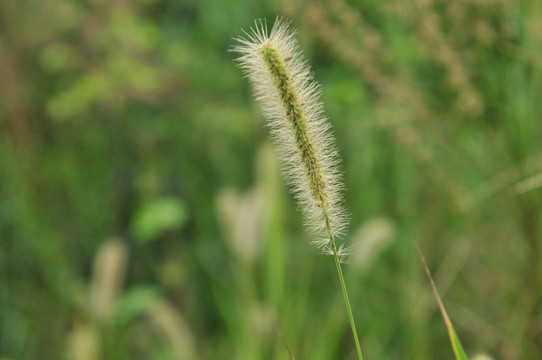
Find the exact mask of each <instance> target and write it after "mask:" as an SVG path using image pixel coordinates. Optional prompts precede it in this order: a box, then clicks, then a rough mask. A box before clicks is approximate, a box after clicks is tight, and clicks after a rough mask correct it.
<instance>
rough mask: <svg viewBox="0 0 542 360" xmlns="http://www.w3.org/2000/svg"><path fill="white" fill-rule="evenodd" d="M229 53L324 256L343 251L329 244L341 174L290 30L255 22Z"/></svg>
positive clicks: (341, 222)
mask: <svg viewBox="0 0 542 360" xmlns="http://www.w3.org/2000/svg"><path fill="white" fill-rule="evenodd" d="M245 34H246V37H245V38H238V39H236V40H237V41H238V42H239V45H237V46H236V47H234V48H233V49H232V50H233V51H234V52H237V53H239V54H241V56H240V57H239V58H238V59H237V60H238V61H239V63H240V67H241V68H242V69H243V70H244V72H245V73H246V75H247V76H248V78H249V80H250V82H251V83H252V87H253V91H254V94H255V97H256V99H257V100H258V101H259V102H260V104H261V108H262V111H263V114H264V116H265V118H266V119H267V122H268V126H269V128H270V132H271V135H272V136H273V138H274V140H275V142H276V144H277V145H278V148H279V151H280V154H281V158H282V161H283V164H284V170H285V175H286V178H287V181H288V182H289V183H290V184H291V186H292V192H293V193H294V195H295V197H296V198H297V199H298V201H299V204H300V207H301V208H302V209H303V211H304V214H305V218H306V222H307V224H308V226H309V228H310V229H311V230H312V231H314V232H315V233H316V234H317V235H318V236H319V237H323V239H322V240H318V241H316V242H315V243H316V244H317V246H318V247H319V248H321V249H322V251H323V252H324V253H331V254H333V253H334V252H340V254H338V255H339V256H340V257H341V258H342V257H343V255H345V254H346V253H347V251H346V249H344V248H342V247H341V248H339V250H338V246H337V245H336V244H334V241H335V240H334V238H336V237H338V236H341V235H342V234H343V232H344V230H345V228H346V214H345V212H344V210H343V207H342V196H341V191H342V187H343V185H342V176H341V172H340V171H339V169H338V163H339V158H338V154H337V150H336V147H335V144H334V139H333V136H332V134H331V129H330V125H329V123H328V121H327V118H326V117H325V115H324V113H323V107H322V104H321V103H320V102H319V95H320V87H319V85H318V84H317V83H316V82H315V81H314V80H313V75H312V73H311V70H310V67H309V66H308V65H307V62H306V60H305V59H304V58H303V56H302V54H301V51H299V49H298V45H297V42H296V40H295V32H294V31H293V30H292V29H291V28H290V26H289V23H287V22H285V21H283V20H282V19H280V18H278V19H277V20H276V21H275V24H274V26H273V28H272V30H271V32H270V33H268V31H267V25H266V23H265V22H264V21H262V20H258V21H256V22H255V26H254V27H253V28H252V29H251V31H250V32H249V33H245Z"/></svg>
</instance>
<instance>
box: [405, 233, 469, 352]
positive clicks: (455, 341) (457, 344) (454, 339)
mask: <svg viewBox="0 0 542 360" xmlns="http://www.w3.org/2000/svg"><path fill="white" fill-rule="evenodd" d="M414 244H415V245H416V249H417V250H418V255H419V256H420V259H421V260H422V263H423V267H424V269H425V273H426V274H427V277H428V278H429V282H430V283H431V288H432V289H433V294H434V295H435V299H437V303H438V307H439V308H440V313H441V314H442V318H443V319H444V323H445V324H446V330H448V336H449V337H450V343H451V345H452V349H453V350H454V354H455V358H456V359H457V360H467V355H466V354H465V350H464V349H463V345H462V344H461V341H460V340H459V337H458V336H457V333H456V332H455V329H454V326H453V325H452V322H451V321H450V318H449V316H448V313H447V312H446V308H445V307H444V304H443V303H442V299H441V298H440V295H439V293H438V290H437V286H436V285H435V282H434V281H433V277H432V276H431V272H430V271H429V267H428V266H427V262H426V261H425V257H424V256H423V253H422V250H421V249H420V247H419V245H418V243H416V242H414Z"/></svg>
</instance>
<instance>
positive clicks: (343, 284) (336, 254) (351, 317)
mask: <svg viewBox="0 0 542 360" xmlns="http://www.w3.org/2000/svg"><path fill="white" fill-rule="evenodd" d="M324 217H325V219H326V227H327V230H328V233H329V241H330V243H331V249H332V250H333V258H334V259H335V265H336V266H337V273H338V274H339V281H340V283H341V289H342V291H343V297H344V302H345V304H346V312H347V313H348V319H349V320H350V327H351V328H352V336H354V342H355V343H356V350H357V352H358V358H359V360H363V355H362V354H361V346H360V344H359V338H358V332H357V330H356V322H355V321H354V314H353V313H352V306H351V305H350V299H349V297H348V291H347V290H346V281H344V275H343V270H342V268H341V258H340V256H339V251H338V250H337V245H335V237H334V236H333V233H332V231H331V227H330V224H329V220H328V217H327V216H325V215H324Z"/></svg>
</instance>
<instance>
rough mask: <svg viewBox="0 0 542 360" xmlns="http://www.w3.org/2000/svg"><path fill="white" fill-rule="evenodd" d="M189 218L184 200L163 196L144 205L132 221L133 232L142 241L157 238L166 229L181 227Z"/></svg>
mask: <svg viewBox="0 0 542 360" xmlns="http://www.w3.org/2000/svg"><path fill="white" fill-rule="evenodd" d="M187 219H188V210H187V209H186V206H185V205H184V203H183V202H181V201H180V200H178V199H174V198H163V199H158V200H155V201H153V202H151V203H148V204H144V205H142V206H141V207H140V208H139V210H138V211H137V213H136V215H135V219H134V221H133V223H132V233H133V235H134V236H135V237H136V238H137V239H138V240H140V241H141V242H144V243H145V242H149V241H152V240H155V239H156V238H157V237H158V236H160V235H161V234H163V233H164V232H166V231H170V230H175V229H179V228H180V227H181V226H182V225H183V224H184V223H185V221H186V220H187Z"/></svg>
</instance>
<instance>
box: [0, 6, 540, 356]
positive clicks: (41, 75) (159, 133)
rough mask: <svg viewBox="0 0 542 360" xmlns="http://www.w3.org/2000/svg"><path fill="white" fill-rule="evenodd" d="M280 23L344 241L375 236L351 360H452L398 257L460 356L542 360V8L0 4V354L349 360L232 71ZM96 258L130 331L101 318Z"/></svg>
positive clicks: (353, 286)
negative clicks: (291, 33) (324, 159)
mask: <svg viewBox="0 0 542 360" xmlns="http://www.w3.org/2000/svg"><path fill="white" fill-rule="evenodd" d="M277 15H282V16H284V17H286V18H289V19H292V21H293V25H294V26H295V28H296V29H298V37H299V39H300V46H301V48H302V49H303V51H304V53H305V54H306V56H307V57H308V60H309V61H310V63H311V64H312V65H313V70H314V72H315V74H316V80H318V82H320V83H321V85H322V97H321V99H322V102H323V103H324V104H325V108H326V115H327V116H328V117H330V118H331V120H332V121H331V122H332V123H333V124H334V126H333V132H334V136H335V137H336V139H337V147H338V148H339V151H340V154H341V157H342V164H341V168H342V171H343V172H344V178H345V182H346V186H345V187H346V192H345V198H346V207H347V208H348V212H349V213H350V214H351V219H350V224H351V225H350V229H349V231H348V234H349V235H347V238H346V239H344V240H345V242H347V243H352V242H354V238H356V239H355V241H356V242H357V241H358V240H359V241H360V242H361V243H365V242H367V244H370V242H371V241H376V240H370V239H375V238H378V236H377V235H374V234H373V235H370V234H369V233H371V232H377V231H378V230H375V229H376V228H372V230H371V229H370V230H371V231H369V232H367V231H360V230H361V229H364V228H365V229H369V228H370V227H366V226H365V225H367V224H369V223H371V222H372V221H373V220H374V219H375V218H382V217H384V218H386V219H389V222H391V224H392V225H393V228H394V229H395V230H394V241H393V242H389V243H387V245H386V246H382V247H380V248H379V249H380V250H379V251H378V252H376V251H375V253H374V255H373V256H374V257H375V258H374V259H372V260H371V261H370V262H367V261H365V262H364V264H365V265H361V266H358V265H357V264H354V261H355V259H356V258H357V257H355V256H352V259H351V261H352V264H351V265H346V266H345V269H344V271H345V274H344V275H345V281H346V282H347V283H348V284H349V296H350V301H351V304H352V311H353V313H354V316H355V318H356V322H357V325H358V332H359V334H360V338H361V339H362V343H361V346H362V349H363V351H364V357H365V358H366V359H367V360H371V359H373V360H374V359H405V358H412V359H417V360H428V359H439V358H450V357H451V356H452V355H451V349H450V345H449V338H448V335H447V334H446V331H445V328H444V327H443V326H442V320H441V319H440V318H439V317H438V316H436V315H435V314H436V312H435V306H436V305H435V301H434V298H433V297H432V295H431V294H430V292H429V289H428V287H427V286H426V285H427V280H426V278H425V277H424V275H423V272H422V270H421V268H420V266H419V265H418V262H417V261H416V259H415V255H413V253H412V246H411V240H413V239H414V240H416V241H418V242H419V243H420V245H421V247H422V248H423V249H424V252H425V253H426V255H427V260H428V264H429V266H430V267H431V269H435V272H434V278H435V282H436V283H437V284H438V286H439V290H440V293H441V295H442V298H443V301H444V302H445V303H446V307H447V309H448V311H449V313H450V316H451V318H452V320H453V322H454V326H455V330H456V332H457V336H458V337H459V338H460V339H461V342H462V344H463V345H464V348H465V350H466V352H467V353H468V354H469V355H471V354H474V353H475V352H476V351H481V352H484V353H487V354H491V355H492V356H493V357H494V358H499V359H501V358H502V359H520V358H521V359H537V358H539V354H540V353H541V352H542V349H541V348H540V341H539V339H540V326H539V323H538V321H539V318H540V317H539V314H540V313H541V312H542V308H541V304H542V301H541V294H542V288H541V286H542V285H541V284H542V262H541V261H540V259H541V258H542V243H541V242H540V239H541V238H542V225H541V224H542V221H541V220H542V218H541V216H542V186H540V181H539V180H537V179H539V178H540V177H539V175H540V173H542V161H541V158H542V156H541V154H542V142H541V141H540V138H541V136H542V127H541V126H540V114H542V102H540V101H539V99H540V94H542V67H541V62H540V56H539V55H540V54H541V53H542V48H541V47H540V46H541V44H542V41H541V38H540V34H541V32H540V26H541V25H540V21H541V20H540V19H542V7H541V5H540V4H539V2H536V1H531V2H526V1H523V2H522V1H519V2H502V1H497V0H488V1H483V2H472V1H448V2H445V1H437V0H436V1H433V2H427V1H425V2H416V3H415V4H412V5H410V4H409V5H408V6H406V5H405V4H404V3H403V2H400V1H389V2H377V1H371V2H354V1H344V0H339V1H332V2H326V1H322V0H318V1H311V2H306V1H297V0H296V1H266V0H263V1H256V2H254V1H248V0H226V1H195V0H180V1H179V0H174V1H163V0H142V1H103V0H92V1H75V0H74V1H37V0H21V1H0V24H2V25H1V26H0V79H1V81H0V127H1V130H0V357H3V358H9V359H20V360H26V359H62V358H70V359H74V360H79V359H82V358H81V357H78V356H76V355H74V354H75V348H77V346H76V344H94V349H95V351H96V356H95V358H94V359H114V360H117V359H119V360H120V359H129V358H145V359H152V358H172V359H235V358H237V359H254V360H258V359H284V358H288V357H289V355H288V352H287V349H286V348H285V346H284V344H283V343H282V341H281V340H280V337H279V336H278V335H277V332H276V330H279V331H280V333H281V334H282V335H283V336H284V339H285V340H286V342H287V343H288V345H289V346H290V347H291V349H292V352H293V354H294V355H295V357H296V358H297V359H311V360H318V359H320V360H327V359H351V358H354V357H355V354H354V353H349V352H348V349H352V348H353V343H352V341H353V340H352V339H351V334H350V333H349V332H348V322H347V319H344V313H343V304H342V303H341V301H343V300H342V297H341V294H340V288H339V286H338V285H337V284H336V278H335V274H334V273H333V271H334V269H333V268H332V261H333V260H332V259H327V260H329V262H328V263H326V261H327V260H323V261H322V259H321V258H318V257H317V254H318V252H317V250H316V249H313V247H312V246H311V245H309V242H310V240H311V236H310V234H308V233H306V232H305V230H304V227H303V222H302V219H301V216H300V215H299V213H298V212H297V210H296V205H295V203H294V201H292V200H291V197H290V196H289V194H288V191H287V189H286V187H285V186H284V185H283V181H282V179H281V177H280V174H279V171H278V169H277V167H278V165H277V163H276V157H275V155H273V154H274V153H275V152H274V151H273V150H270V149H269V148H268V145H262V144H264V143H265V141H266V140H265V139H267V135H268V134H267V130H265V128H264V127H263V126H262V123H263V119H262V116H261V115H260V112H259V110H258V108H257V107H256V106H255V105H254V104H253V101H252V99H251V97H250V91H249V86H248V84H247V82H246V81H245V79H243V78H242V74H241V72H240V71H239V70H238V69H237V68H236V66H235V64H234V62H233V61H232V59H233V57H235V55H234V54H232V53H231V52H228V49H229V48H230V47H231V46H232V45H233V40H232V37H238V36H241V35H242V33H241V32H240V29H242V28H248V27H249V26H251V25H252V21H253V19H254V18H260V17H261V18H267V19H268V21H272V20H273V19H275V17H276V16H277ZM537 181H538V182H537ZM228 189H229V190H230V193H232V192H233V193H234V194H235V196H230V198H229V200H228V198H227V197H226V200H228V201H229V203H228V202H226V203H227V206H225V209H226V210H224V209H222V210H219V209H218V199H219V198H221V197H220V195H221V194H222V193H223V192H224V191H228ZM232 189H233V190H232ZM168 199H169V200H168ZM163 201H165V203H163ZM136 224H139V225H136ZM357 234H359V239H357V236H358V235H357ZM111 238H122V239H123V241H124V242H125V244H126V249H127V250H126V264H125V268H124V270H125V271H124V272H122V271H120V270H119V269H117V270H118V271H119V272H118V274H121V275H122V276H121V275H118V276H119V277H120V280H119V282H118V283H117V284H116V285H115V286H117V287H118V288H117V291H116V292H113V294H116V295H115V297H114V299H115V303H117V301H121V303H124V304H125V305H122V306H120V308H119V311H120V313H119V314H122V312H123V311H126V312H127V314H125V315H122V316H121V318H122V321H120V320H119V319H118V318H117V317H116V316H115V315H113V316H112V317H111V318H110V320H108V321H107V322H101V320H99V319H100V318H99V316H98V315H97V314H96V313H95V309H94V307H93V306H94V305H92V304H93V302H92V301H94V300H92V301H91V299H94V295H95V294H94V290H93V289H94V288H95V287H94V285H93V284H94V283H95V282H96V279H98V278H100V279H102V277H101V276H102V275H101V274H102V273H104V274H110V273H111V272H112V271H115V266H114V265H115V264H117V265H119V264H120V262H119V261H120V260H107V258H108V257H107V256H106V257H105V258H106V260H104V261H103V262H100V261H97V259H98V258H100V256H98V254H100V252H101V249H102V247H103V245H104V244H106V243H108V242H109V240H110V239H111ZM368 247H369V248H370V246H369V245H367V246H365V247H364V248H368ZM377 248H378V247H377ZM316 258H317V259H318V261H315V259H316ZM360 258H361V259H363V256H361V257H360ZM111 259H115V256H112V257H111ZM98 263H102V264H109V265H101V266H98V265H97V264H98ZM98 269H101V270H98ZM110 278H111V277H110V276H104V277H103V279H110ZM106 285H107V286H113V285H114V284H113V285H112V284H108V283H107V281H105V282H104V283H103V286H104V288H107V286H106ZM142 287H143V288H144V289H145V287H147V288H146V289H153V290H152V291H151V290H149V292H148V293H146V292H145V291H146V290H145V291H143V292H140V293H139V294H138V290H137V289H141V288H142ZM132 291H134V292H132ZM154 291H155V294H157V295H156V296H158V297H159V300H160V303H161V304H165V305H163V306H162V307H161V308H157V307H156V305H153V307H151V309H150V310H149V309H148V308H147V310H143V309H144V308H145V306H146V305H145V304H147V301H148V302H151V300H152V299H153V297H154V295H152V294H153V293H154ZM134 294H135V295H134ZM149 294H151V295H149ZM126 296H127V297H126ZM130 298H131V300H130ZM119 299H121V300H119ZM127 299H128V300H127ZM495 299H498V301H496V300H495ZM156 301H158V300H156ZM134 304H135V305H134ZM166 305H167V306H166ZM115 308H117V307H115ZM157 309H158V310H160V311H162V312H160V311H158V310H157ZM164 309H167V310H164ZM334 309H336V310H334ZM138 314H139V315H138ZM164 314H166V315H164ZM172 314H175V315H172ZM164 319H170V320H171V321H170V322H167V321H166V320H164ZM166 329H169V330H166ZM168 331H169V332H168ZM178 339H189V340H190V341H188V343H186V344H184V343H183V349H189V351H187V352H183V351H182V350H181V349H179V346H178V345H176V344H181V342H180V341H179V340H178ZM190 344H191V345H190ZM82 353H83V354H87V355H86V356H87V357H86V358H87V359H90V358H92V354H93V353H92V352H91V351H88V352H85V351H83V352H82ZM70 355H73V356H70ZM473 358H474V356H473ZM94 359H93V360H94Z"/></svg>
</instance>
